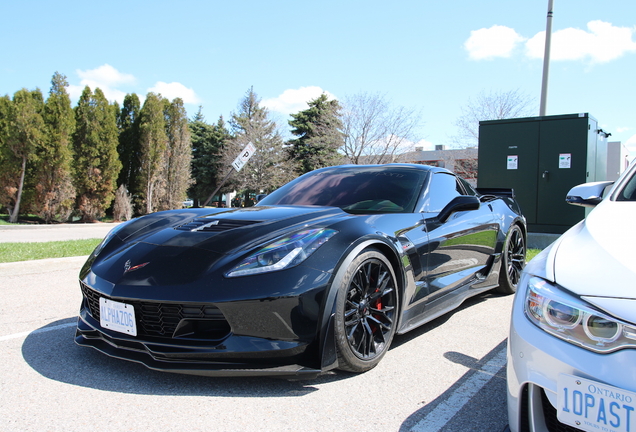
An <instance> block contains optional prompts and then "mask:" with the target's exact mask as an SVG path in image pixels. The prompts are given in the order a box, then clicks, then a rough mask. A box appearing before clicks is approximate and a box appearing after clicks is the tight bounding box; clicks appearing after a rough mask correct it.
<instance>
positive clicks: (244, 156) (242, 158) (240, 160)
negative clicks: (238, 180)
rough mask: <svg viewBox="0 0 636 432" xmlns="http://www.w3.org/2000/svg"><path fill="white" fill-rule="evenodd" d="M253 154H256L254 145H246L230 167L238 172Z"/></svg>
mask: <svg viewBox="0 0 636 432" xmlns="http://www.w3.org/2000/svg"><path fill="white" fill-rule="evenodd" d="M254 153H256V147H254V144H252V143H251V142H249V143H247V145H246V146H245V148H244V149H243V151H242V152H241V153H240V154H239V155H238V156H237V157H236V159H234V162H232V166H233V167H234V169H235V170H236V172H239V171H240V170H241V168H243V165H245V164H246V163H247V161H248V160H250V158H251V157H252V155H253V154H254Z"/></svg>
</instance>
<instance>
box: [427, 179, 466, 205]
mask: <svg viewBox="0 0 636 432" xmlns="http://www.w3.org/2000/svg"><path fill="white" fill-rule="evenodd" d="M463 194H464V191H463V189H462V187H461V186H460V184H459V182H458V180H457V177H455V176H454V175H452V174H447V173H443V172H442V173H435V174H433V178H432V179H431V186H430V189H429V200H428V211H429V212H439V211H441V210H442V209H443V208H444V207H445V206H446V204H448V203H449V202H451V200H452V199H453V198H455V197H456V196H460V195H463Z"/></svg>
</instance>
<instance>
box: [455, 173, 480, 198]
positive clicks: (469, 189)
mask: <svg viewBox="0 0 636 432" xmlns="http://www.w3.org/2000/svg"><path fill="white" fill-rule="evenodd" d="M457 179H458V180H459V181H460V183H461V184H462V185H463V186H464V191H466V192H465V193H464V195H472V196H477V191H475V189H473V187H472V186H471V184H470V183H468V182H467V181H466V180H464V179H463V178H461V177H457Z"/></svg>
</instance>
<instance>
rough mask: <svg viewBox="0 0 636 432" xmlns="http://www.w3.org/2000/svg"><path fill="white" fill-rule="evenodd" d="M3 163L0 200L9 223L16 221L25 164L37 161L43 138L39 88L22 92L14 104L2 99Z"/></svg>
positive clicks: (41, 103)
mask: <svg viewBox="0 0 636 432" xmlns="http://www.w3.org/2000/svg"><path fill="white" fill-rule="evenodd" d="M1 105H2V112H1V113H0V114H3V117H4V120H3V121H2V122H1V123H3V126H0V127H1V128H2V129H3V131H4V132H3V133H2V141H3V143H2V149H3V156H2V164H1V166H0V182H1V183H0V184H2V190H1V191H0V194H1V195H0V199H2V202H3V204H4V205H5V206H6V207H7V210H8V211H9V222H17V221H18V214H19V212H20V205H21V202H22V198H23V191H24V188H25V179H26V177H27V169H28V168H30V167H29V166H27V163H28V162H30V161H33V160H35V159H36V157H37V155H36V149H37V148H38V147H39V146H40V145H41V144H42V141H43V140H44V137H45V126H44V120H43V118H42V112H43V110H44V99H43V97H42V92H41V91H40V90H39V89H36V90H33V91H29V90H27V89H22V90H19V91H17V92H16V93H15V94H14V95H13V101H12V102H10V103H7V98H4V99H3V102H2V103H1Z"/></svg>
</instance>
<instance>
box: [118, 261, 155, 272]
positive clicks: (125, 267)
mask: <svg viewBox="0 0 636 432" xmlns="http://www.w3.org/2000/svg"><path fill="white" fill-rule="evenodd" d="M148 264H150V262H146V263H143V264H137V265H136V266H131V265H130V260H128V261H126V264H124V274H126V273H128V272H131V271H135V270H139V269H140V268H143V267H146V266H147V265H148Z"/></svg>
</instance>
